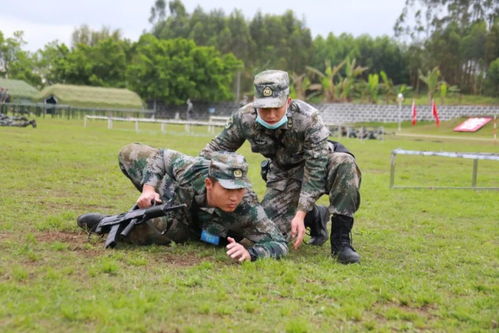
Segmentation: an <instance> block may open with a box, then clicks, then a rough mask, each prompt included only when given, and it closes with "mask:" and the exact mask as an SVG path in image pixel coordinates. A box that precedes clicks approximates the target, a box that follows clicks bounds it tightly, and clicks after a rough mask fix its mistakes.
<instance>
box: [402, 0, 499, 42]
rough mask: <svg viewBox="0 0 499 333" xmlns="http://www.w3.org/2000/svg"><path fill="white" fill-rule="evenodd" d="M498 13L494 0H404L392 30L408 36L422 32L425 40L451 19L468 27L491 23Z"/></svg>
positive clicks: (415, 36) (498, 4) (412, 36)
mask: <svg viewBox="0 0 499 333" xmlns="http://www.w3.org/2000/svg"><path fill="white" fill-rule="evenodd" d="M498 15H499V3H498V2H497V1H496V0H419V1H415V0H405V6H404V8H403V9H402V13H401V14H400V16H399V17H398V19H397V21H396V22H395V27H394V31H395V35H396V36H399V37H400V36H404V35H406V36H409V37H410V38H411V39H418V38H420V37H421V35H422V34H426V36H424V37H425V38H424V39H426V38H428V37H429V36H431V34H432V33H433V32H435V31H436V30H442V29H444V28H445V27H446V26H447V25H449V24H450V23H452V22H455V23H459V24H460V25H461V26H470V25H471V24H473V23H474V22H476V21H480V20H482V21H486V22H488V24H489V25H492V24H494V21H495V20H496V18H497V16H498Z"/></svg>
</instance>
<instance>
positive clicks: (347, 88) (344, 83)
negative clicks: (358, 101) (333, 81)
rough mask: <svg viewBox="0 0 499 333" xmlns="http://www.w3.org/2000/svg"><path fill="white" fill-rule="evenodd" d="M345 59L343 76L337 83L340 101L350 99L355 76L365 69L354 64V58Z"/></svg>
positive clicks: (365, 68)
mask: <svg viewBox="0 0 499 333" xmlns="http://www.w3.org/2000/svg"><path fill="white" fill-rule="evenodd" d="M345 60H346V63H345V77H344V78H343V79H342V80H341V81H340V82H339V84H338V87H339V89H338V90H339V96H340V99H341V101H343V102H347V101H350V100H351V93H352V89H353V87H354V84H355V81H356V78H357V77H358V76H359V75H360V74H362V73H363V72H365V71H366V70H367V67H362V66H355V65H356V60H355V58H354V59H353V60H352V61H350V60H349V59H348V58H347V59H345Z"/></svg>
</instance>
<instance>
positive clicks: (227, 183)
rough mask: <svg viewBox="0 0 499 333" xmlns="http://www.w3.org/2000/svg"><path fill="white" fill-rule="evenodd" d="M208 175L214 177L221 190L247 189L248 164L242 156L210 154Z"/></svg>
mask: <svg viewBox="0 0 499 333" xmlns="http://www.w3.org/2000/svg"><path fill="white" fill-rule="evenodd" d="M210 158H211V162H210V168H209V170H208V175H209V176H211V177H215V178H216V179H217V180H218V182H219V183H220V185H222V187H223V188H226V189H229V190H232V189H239V188H247V187H249V182H248V179H247V174H248V163H247V162H246V159H245V158H244V156H241V155H239V154H236V153H231V152H217V153H212V154H210Z"/></svg>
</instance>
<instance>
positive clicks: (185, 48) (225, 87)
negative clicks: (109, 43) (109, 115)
mask: <svg viewBox="0 0 499 333" xmlns="http://www.w3.org/2000/svg"><path fill="white" fill-rule="evenodd" d="M135 49H136V53H135V55H134V57H133V59H132V62H131V64H130V66H129V68H128V72H127V73H128V74H127V77H128V82H129V84H130V87H131V88H132V89H133V90H134V91H136V92H138V93H139V94H140V95H141V97H142V98H144V99H147V100H151V101H162V102H164V103H167V104H176V105H180V104H183V103H185V101H186V100H187V98H190V99H192V100H199V101H210V102H216V101H221V100H227V99H230V98H231V97H232V93H231V89H230V83H231V82H232V79H233V77H234V74H235V72H236V71H237V70H238V69H239V68H240V67H241V62H240V61H239V60H238V59H237V58H236V57H234V55H232V54H225V55H222V54H220V52H218V51H217V50H216V49H215V48H213V47H205V46H197V45H196V44H195V43H194V41H192V40H187V39H182V38H178V39H170V40H159V39H157V38H156V37H154V36H153V35H151V34H146V35H142V36H141V38H140V40H139V41H138V43H137V45H136V48H135Z"/></svg>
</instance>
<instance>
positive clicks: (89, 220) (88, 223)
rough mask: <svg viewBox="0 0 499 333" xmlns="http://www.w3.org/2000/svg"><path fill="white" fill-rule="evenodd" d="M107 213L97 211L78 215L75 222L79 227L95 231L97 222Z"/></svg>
mask: <svg viewBox="0 0 499 333" xmlns="http://www.w3.org/2000/svg"><path fill="white" fill-rule="evenodd" d="M106 216H107V215H102V214H99V213H88V214H83V215H80V216H78V218H77V219H76V223H77V224H78V226H79V227H80V228H82V229H83V230H85V231H88V232H95V228H97V225H98V224H99V222H100V221H101V220H102V219H103V218H104V217H106Z"/></svg>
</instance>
